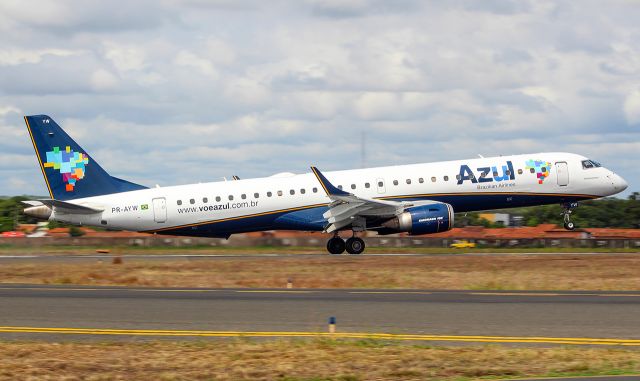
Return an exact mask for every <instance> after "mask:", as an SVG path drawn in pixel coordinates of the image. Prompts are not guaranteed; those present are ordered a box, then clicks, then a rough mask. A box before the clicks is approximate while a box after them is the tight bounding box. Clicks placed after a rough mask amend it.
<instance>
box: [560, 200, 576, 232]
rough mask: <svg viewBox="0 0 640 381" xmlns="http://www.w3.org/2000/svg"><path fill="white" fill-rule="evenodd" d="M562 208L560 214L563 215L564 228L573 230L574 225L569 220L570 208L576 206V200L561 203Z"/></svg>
mask: <svg viewBox="0 0 640 381" xmlns="http://www.w3.org/2000/svg"><path fill="white" fill-rule="evenodd" d="M562 207H563V208H564V210H563V211H562V215H563V217H564V228H565V229H567V230H575V228H576V225H575V224H574V223H573V221H571V213H572V212H573V211H572V210H571V209H573V208H577V207H578V203H577V202H570V203H567V204H562Z"/></svg>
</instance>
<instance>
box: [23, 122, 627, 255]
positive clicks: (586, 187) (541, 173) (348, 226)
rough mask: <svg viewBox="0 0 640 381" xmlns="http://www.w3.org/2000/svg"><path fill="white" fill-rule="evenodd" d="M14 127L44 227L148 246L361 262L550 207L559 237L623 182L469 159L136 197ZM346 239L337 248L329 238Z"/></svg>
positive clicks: (589, 172)
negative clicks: (557, 207)
mask: <svg viewBox="0 0 640 381" xmlns="http://www.w3.org/2000/svg"><path fill="white" fill-rule="evenodd" d="M25 122H26V124H27V128H28V130H29V135H30V136H31V140H32V142H33V146H34V148H35V150H36V155H37V157H38V163H39V165H40V169H41V170H42V174H43V175H44V178H45V182H46V184H47V188H48V190H49V196H50V197H51V198H50V199H44V200H34V201H26V203H27V204H28V205H29V207H28V208H26V209H25V213H26V214H28V215H31V216H36V217H40V218H43V219H48V220H55V221H60V222H66V223H71V224H78V225H88V226H98V227H103V228H109V229H124V230H132V231H140V232H149V233H157V234H171V235H183V236H197V237H221V238H228V237H229V236H230V235H232V234H236V233H244V232H254V231H264V230H301V231H321V232H324V233H329V234H332V238H331V239H329V241H328V243H327V250H328V251H329V252H330V253H331V254H341V253H343V252H344V251H345V250H346V251H347V252H348V253H350V254H360V253H362V252H363V250H364V247H365V244H364V241H363V240H362V239H361V238H359V237H357V236H356V235H355V232H363V231H366V230H373V231H376V232H378V233H379V234H390V233H398V232H407V233H409V234H429V233H438V232H443V231H447V230H449V229H451V228H452V227H453V218H454V212H468V211H477V210H489V209H500V208H511V207H521V206H532V205H543V204H553V203H559V204H562V205H563V206H564V216H565V227H566V228H567V229H574V224H573V223H572V222H571V219H570V215H571V209H572V208H573V207H575V206H577V203H578V202H579V201H581V200H589V199H595V198H599V197H604V196H610V195H613V194H616V193H619V192H621V191H623V190H624V189H626V188H627V183H626V182H625V181H624V179H623V178H622V177H620V176H618V175H617V174H615V173H614V172H612V171H611V170H609V169H606V168H604V167H602V166H601V165H600V164H599V163H597V162H596V161H593V160H589V159H587V158H586V157H583V156H580V155H575V154H571V153H534V154H527V155H515V156H501V157H491V158H479V159H470V160H461V161H446V162H439V163H427V164H411V165H400V166H391V167H379V168H367V169H353V170H347V171H336V172H327V173H324V174H323V173H322V172H320V170H319V169H318V168H316V167H311V170H310V171H309V173H305V174H298V175H296V174H292V173H280V174H277V175H274V176H271V177H265V178H257V179H242V180H240V179H238V178H237V177H234V181H221V182H212V183H205V184H191V185H179V186H170V187H155V188H147V187H145V186H142V185H138V184H134V183H131V182H129V181H125V180H122V179H119V178H116V177H113V176H110V175H109V174H108V173H107V172H106V171H105V170H104V169H102V167H101V166H100V165H99V164H98V163H97V162H96V161H95V160H94V158H93V157H91V156H90V155H88V154H87V152H86V151H85V150H83V149H82V147H80V146H79V145H78V144H76V142H74V141H73V140H72V139H71V138H70V137H69V136H68V135H67V134H66V133H65V132H64V131H63V130H62V128H60V126H58V124H56V122H54V121H53V119H51V118H50V117H48V116H46V115H33V116H26V117H25ZM344 230H346V231H352V232H354V234H353V236H352V237H351V238H349V239H347V240H346V241H345V240H343V239H342V238H340V237H339V236H338V232H339V231H344Z"/></svg>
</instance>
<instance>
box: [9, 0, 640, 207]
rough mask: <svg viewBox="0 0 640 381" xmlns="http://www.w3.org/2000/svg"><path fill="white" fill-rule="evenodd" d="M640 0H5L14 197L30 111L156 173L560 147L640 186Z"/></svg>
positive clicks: (136, 168) (137, 176)
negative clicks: (362, 153)
mask: <svg viewBox="0 0 640 381" xmlns="http://www.w3.org/2000/svg"><path fill="white" fill-rule="evenodd" d="M638 20H640V1H622V0H620V1H615V0H614V1H607V2H602V1H589V0H583V1H541V0H536V1H527V0H513V1H510V0H504V1H497V0H484V1H473V0H451V1H446V2H445V1H413V0H397V1H386V0H352V1H349V0H297V1H279V0H272V1H261V0H256V1H242V0H211V1H206V0H184V1H181V0H136V1H130V0H129V1H117V0H115V1H92V0H83V1H69V0H54V1H47V0H38V1H31V0H2V2H0V178H1V179H2V180H0V195H19V194H31V195H46V194H47V191H46V188H45V185H44V181H43V179H42V176H41V173H40V170H39V167H38V163H37V160H36V158H35V155H34V152H33V147H32V146H31V142H30V140H29V137H28V133H27V130H26V127H25V125H24V122H23V118H22V116H23V115H32V114H47V115H49V116H51V117H52V118H53V119H54V120H56V121H57V122H58V123H59V124H60V125H61V126H62V127H63V128H64V129H65V130H66V131H67V132H68V133H69V134H70V135H71V136H72V137H73V138H74V140H76V142H78V143H79V144H80V145H81V146H82V147H83V148H84V149H85V150H86V152H87V153H89V154H90V155H91V156H92V158H93V159H94V160H95V161H97V162H99V163H100V165H101V166H102V167H103V168H105V169H106V170H107V171H108V172H109V173H110V174H111V175H114V176H117V177H120V178H124V179H127V180H130V181H133V182H137V183H140V184H143V185H147V186H154V185H155V184H158V185H160V186H168V185H177V184H186V183H194V182H208V181H219V180H222V179H223V178H224V177H226V178H231V176H233V175H238V176H240V177H241V178H249V177H262V176H270V175H272V174H275V173H279V172H283V171H288V172H294V173H304V172H308V171H309V166H310V165H316V166H318V167H319V168H320V169H321V170H338V169H349V168H358V167H361V165H362V159H361V145H362V140H363V139H362V136H363V133H364V134H365V139H364V141H365V147H366V156H365V165H366V166H381V165H396V164H409V163H418V162H433V161H441V160H454V159H464V158H475V157H477V155H478V154H481V155H483V156H497V155H509V154H520V153H534V152H547V151H563V152H564V151H566V152H573V153H578V154H582V155H585V156H587V157H589V158H592V159H594V160H597V161H599V162H601V163H602V164H603V165H604V166H606V167H607V168H610V169H613V170H614V171H616V172H617V173H619V174H620V175H622V176H623V177H624V178H625V179H626V180H627V181H628V182H629V189H628V190H627V192H625V193H624V194H623V195H622V196H625V195H626V194H628V193H630V192H631V191H640V180H639V178H640V169H639V168H640V159H639V158H640V23H639V22H638Z"/></svg>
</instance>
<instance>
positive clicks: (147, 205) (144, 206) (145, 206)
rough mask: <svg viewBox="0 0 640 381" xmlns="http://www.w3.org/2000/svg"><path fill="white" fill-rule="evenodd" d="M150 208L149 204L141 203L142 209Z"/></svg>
mask: <svg viewBox="0 0 640 381" xmlns="http://www.w3.org/2000/svg"><path fill="white" fill-rule="evenodd" d="M148 209H149V204H142V205H140V210H148Z"/></svg>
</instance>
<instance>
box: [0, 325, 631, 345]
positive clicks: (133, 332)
mask: <svg viewBox="0 0 640 381" xmlns="http://www.w3.org/2000/svg"><path fill="white" fill-rule="evenodd" d="M0 332H2V333H48V334H71V335H114V336H173V337H179V336H184V337H187V336H196V337H323V338H337V339H380V340H402V341H456V342H478V343H537V344H569V345H607V346H615V345H618V346H640V339H614V338H578V337H575V338H573V337H519V336H453V335H412V334H391V333H364V332H351V333H350V332H343V333H328V332H284V331H283V332H279V331H274V332H252V331H248V332H240V331H201V330H144V329H105V328H54V327H9V326H6V327H0Z"/></svg>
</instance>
